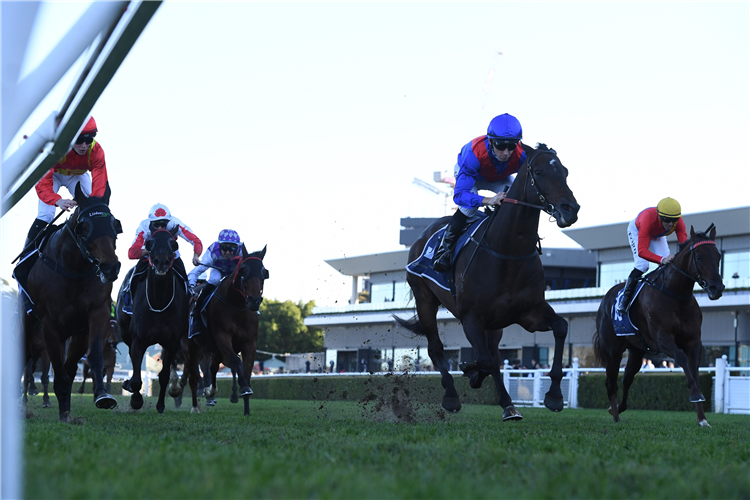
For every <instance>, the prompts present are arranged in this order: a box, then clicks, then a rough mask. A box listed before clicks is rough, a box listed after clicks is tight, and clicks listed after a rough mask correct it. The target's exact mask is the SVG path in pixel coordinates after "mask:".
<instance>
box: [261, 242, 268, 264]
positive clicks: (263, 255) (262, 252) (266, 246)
mask: <svg viewBox="0 0 750 500" xmlns="http://www.w3.org/2000/svg"><path fill="white" fill-rule="evenodd" d="M266 248H268V245H265V246H264V247H263V250H261V251H260V260H263V257H265V256H266Z"/></svg>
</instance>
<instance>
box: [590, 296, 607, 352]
mask: <svg viewBox="0 0 750 500" xmlns="http://www.w3.org/2000/svg"><path fill="white" fill-rule="evenodd" d="M605 302H606V297H605V299H604V300H603V301H602V304H604V303H605ZM606 319H607V318H606V314H605V313H604V308H603V307H602V306H599V311H598V312H597V313H596V323H595V326H594V335H592V336H591V343H592V344H594V360H595V361H596V362H597V363H598V364H599V366H607V364H606V358H605V356H604V348H603V347H602V338H601V331H600V330H601V328H602V322H603V321H606Z"/></svg>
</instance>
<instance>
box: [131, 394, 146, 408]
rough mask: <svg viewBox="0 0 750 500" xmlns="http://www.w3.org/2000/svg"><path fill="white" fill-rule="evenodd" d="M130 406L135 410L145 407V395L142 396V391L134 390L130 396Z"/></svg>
mask: <svg viewBox="0 0 750 500" xmlns="http://www.w3.org/2000/svg"><path fill="white" fill-rule="evenodd" d="M130 407H131V408H132V409H134V410H140V409H141V408H143V396H141V393H140V392H134V393H133V395H132V396H130Z"/></svg>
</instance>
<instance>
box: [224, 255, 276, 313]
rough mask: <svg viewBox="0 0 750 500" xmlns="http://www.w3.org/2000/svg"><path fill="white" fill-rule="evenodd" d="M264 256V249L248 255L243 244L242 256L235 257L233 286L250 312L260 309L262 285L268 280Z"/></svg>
mask: <svg viewBox="0 0 750 500" xmlns="http://www.w3.org/2000/svg"><path fill="white" fill-rule="evenodd" d="M265 256H266V247H263V250H260V251H259V252H254V253H251V254H248V253H247V249H246V248H245V244H244V243H243V244H242V256H241V257H235V259H237V261H238V262H237V269H236V270H235V274H234V276H233V280H232V282H233V286H234V288H235V289H237V290H239V292H240V293H241V294H242V296H243V297H244V298H245V304H246V305H247V307H248V308H250V310H251V311H257V310H258V309H260V303H261V302H263V284H264V283H265V281H266V280H267V279H268V269H266V268H265V266H263V257H265Z"/></svg>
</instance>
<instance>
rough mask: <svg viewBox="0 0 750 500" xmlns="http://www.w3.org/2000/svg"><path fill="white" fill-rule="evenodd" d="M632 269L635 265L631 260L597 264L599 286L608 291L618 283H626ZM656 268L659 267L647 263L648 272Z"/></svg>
mask: <svg viewBox="0 0 750 500" xmlns="http://www.w3.org/2000/svg"><path fill="white" fill-rule="evenodd" d="M634 267H635V263H634V262H633V261H632V260H631V261H628V262H612V263H607V264H599V286H600V287H602V288H607V289H609V288H612V287H613V286H615V285H616V284H618V283H624V282H625V281H627V279H628V276H629V275H630V272H631V271H632V270H633V268H634ZM657 267H659V266H657V265H656V264H654V263H653V262H649V265H648V270H649V272H651V271H653V270H654V269H656V268H657Z"/></svg>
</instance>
